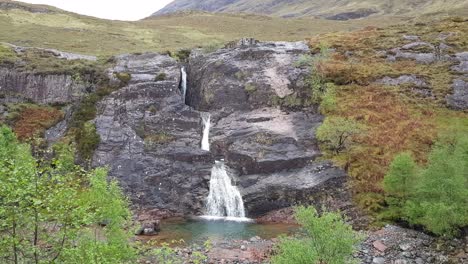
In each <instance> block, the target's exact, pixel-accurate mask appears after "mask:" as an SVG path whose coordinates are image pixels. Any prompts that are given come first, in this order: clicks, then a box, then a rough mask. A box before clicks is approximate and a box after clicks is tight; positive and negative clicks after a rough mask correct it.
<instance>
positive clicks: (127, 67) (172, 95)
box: [94, 54, 213, 214]
mask: <svg viewBox="0 0 468 264" xmlns="http://www.w3.org/2000/svg"><path fill="white" fill-rule="evenodd" d="M117 59H118V62H117V66H116V68H114V69H113V70H112V72H119V71H122V70H123V71H124V72H126V73H130V74H131V75H132V76H133V77H132V79H133V78H134V77H136V78H135V79H133V81H131V82H130V84H129V85H128V86H126V87H124V88H122V89H120V90H119V91H116V92H114V93H112V94H111V95H110V96H108V97H106V98H105V99H104V100H103V101H102V102H101V103H100V104H99V107H98V108H99V114H98V117H97V118H96V120H95V123H96V128H97V131H98V133H99V135H100V136H101V143H100V145H99V147H98V149H97V151H96V153H95V155H94V165H97V166H102V165H109V164H110V165H111V171H110V175H111V176H112V177H115V178H117V179H119V181H120V182H121V184H122V186H123V187H124V189H125V190H126V192H127V193H128V194H129V195H130V197H131V199H132V201H133V203H134V204H135V205H137V206H138V207H140V208H142V209H144V210H151V209H155V208H156V209H158V210H161V211H162V210H168V211H170V212H171V213H172V214H185V213H190V212H199V211H201V208H202V206H203V202H204V197H205V195H206V194H207V190H208V186H207V181H208V180H209V171H210V169H211V164H212V162H213V159H212V158H211V154H210V153H208V152H204V151H202V150H200V147H199V142H200V140H201V135H200V129H201V125H200V122H199V120H200V115H199V113H198V112H196V111H193V110H191V109H190V108H189V107H188V106H186V105H185V104H184V102H183V101H182V96H181V94H180V91H179V88H178V86H179V82H180V68H179V65H178V63H177V62H176V61H175V60H173V59H172V58H170V57H168V56H162V55H158V54H143V55H125V56H120V57H118V58H117ZM162 71H164V72H165V73H166V76H167V77H166V79H165V80H163V81H155V75H156V74H158V73H159V72H162ZM149 75H151V76H149Z"/></svg>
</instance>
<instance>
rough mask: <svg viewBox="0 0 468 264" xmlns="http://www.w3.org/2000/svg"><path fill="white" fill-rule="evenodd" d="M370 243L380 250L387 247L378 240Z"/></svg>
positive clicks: (383, 250)
mask: <svg viewBox="0 0 468 264" xmlns="http://www.w3.org/2000/svg"><path fill="white" fill-rule="evenodd" d="M372 245H373V246H374V248H376V249H377V250H378V251H380V252H385V250H386V249H387V246H385V245H384V243H382V241H380V240H376V241H374V242H373V243H372Z"/></svg>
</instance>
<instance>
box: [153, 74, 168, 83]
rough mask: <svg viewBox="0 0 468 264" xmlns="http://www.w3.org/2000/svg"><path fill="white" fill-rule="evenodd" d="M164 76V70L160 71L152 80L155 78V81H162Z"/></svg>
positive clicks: (165, 75) (164, 78) (165, 76)
mask: <svg viewBox="0 0 468 264" xmlns="http://www.w3.org/2000/svg"><path fill="white" fill-rule="evenodd" d="M166 78H167V74H166V73H164V72H161V73H159V74H158V75H156V77H155V78H154V80H155V81H156V82H159V81H164V80H166Z"/></svg>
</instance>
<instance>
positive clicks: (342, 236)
mask: <svg viewBox="0 0 468 264" xmlns="http://www.w3.org/2000/svg"><path fill="white" fill-rule="evenodd" d="M295 216H296V219H297V221H298V222H299V224H301V226H302V227H304V229H305V232H306V234H305V235H304V236H302V237H295V238H282V239H280V243H279V244H278V246H277V247H276V252H277V254H276V255H274V256H273V257H272V259H271V261H272V263H274V264H283V263H285V264H296V263H297V264H306V263H307V264H309V263H314V264H315V263H317V264H318V263H327V264H343V263H358V262H357V260H355V259H354V257H353V254H354V252H356V249H357V248H356V247H357V245H358V244H359V242H360V241H361V240H362V238H361V236H360V235H359V234H358V233H356V232H355V231H353V229H352V227H351V226H350V225H348V224H347V223H346V222H345V221H344V220H343V218H342V216H341V215H340V214H339V213H332V212H324V213H323V214H322V215H321V216H319V215H318V214H317V211H316V210H315V209H314V208H313V207H298V208H296V214H295Z"/></svg>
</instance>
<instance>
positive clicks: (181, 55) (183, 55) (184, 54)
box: [172, 49, 192, 62]
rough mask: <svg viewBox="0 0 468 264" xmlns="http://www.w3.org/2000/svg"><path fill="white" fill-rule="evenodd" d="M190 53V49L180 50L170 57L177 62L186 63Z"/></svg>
mask: <svg viewBox="0 0 468 264" xmlns="http://www.w3.org/2000/svg"><path fill="white" fill-rule="evenodd" d="M190 53H192V51H191V50H190V49H180V50H178V51H177V52H175V53H173V54H172V56H173V57H174V58H175V59H177V60H178V61H181V62H184V61H187V60H188V58H189V57H190Z"/></svg>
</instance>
